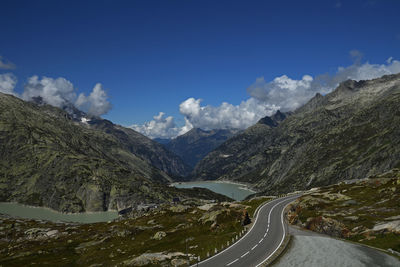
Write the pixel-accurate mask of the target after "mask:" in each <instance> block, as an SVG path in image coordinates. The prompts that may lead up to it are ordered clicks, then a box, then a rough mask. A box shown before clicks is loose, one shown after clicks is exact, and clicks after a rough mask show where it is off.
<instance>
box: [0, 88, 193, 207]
mask: <svg viewBox="0 0 400 267" xmlns="http://www.w3.org/2000/svg"><path fill="white" fill-rule="evenodd" d="M90 122H91V124H88V122H87V121H85V122H78V121H77V118H76V117H75V118H73V117H71V115H70V114H69V113H67V112H65V111H63V110H61V109H58V108H54V107H52V106H48V105H37V104H35V103H28V102H25V101H22V100H20V99H18V98H16V97H13V96H10V95H5V94H1V93H0V201H16V202H19V203H24V204H29V205H36V206H46V207H50V208H52V209H55V210H58V211H65V212H82V211H99V210H107V209H122V208H125V207H129V206H132V205H135V204H137V203H140V202H144V203H149V202H150V203H152V202H155V203H157V202H163V201H169V200H170V199H171V198H172V197H174V196H185V195H186V194H187V193H186V192H187V191H184V190H176V189H174V188H169V187H167V186H166V183H168V182H170V181H171V180H172V179H171V177H170V176H168V175H167V174H166V173H165V172H163V171H161V170H159V169H157V168H156V167H154V166H152V165H151V164H150V163H152V162H157V160H160V159H157V158H156V155H157V153H159V152H160V151H161V152H160V154H162V153H164V154H163V155H160V158H161V160H160V164H165V166H166V167H165V168H166V169H167V170H168V168H171V167H170V166H167V165H168V164H169V163H168V162H169V161H167V158H168V157H170V154H169V153H170V152H166V151H165V149H164V148H162V147H161V146H160V145H158V144H155V143H154V142H153V141H151V140H146V138H145V137H143V136H141V135H139V134H137V133H134V132H133V131H132V130H129V129H124V128H122V127H120V126H116V125H112V124H111V123H110V122H108V121H106V120H100V119H99V120H98V121H93V120H92V121H90ZM142 141H143V144H142V143H141V142H142ZM148 147H153V148H154V151H150V149H148ZM157 149H159V150H157ZM144 155H145V156H144ZM171 157H172V156H171ZM175 157H176V156H175ZM162 159H163V160H164V162H163V160H162ZM172 161H173V159H172ZM155 165H157V164H155ZM171 165H173V163H171ZM175 167H176V166H175ZM175 167H173V168H175ZM177 169H178V167H177ZM169 170H172V169H169Z"/></svg>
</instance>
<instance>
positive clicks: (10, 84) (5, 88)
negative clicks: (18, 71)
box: [0, 73, 17, 95]
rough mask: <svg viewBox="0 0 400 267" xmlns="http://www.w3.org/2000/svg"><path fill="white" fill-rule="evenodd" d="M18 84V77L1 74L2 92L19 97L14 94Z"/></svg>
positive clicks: (0, 88) (0, 85) (0, 90)
mask: <svg viewBox="0 0 400 267" xmlns="http://www.w3.org/2000/svg"><path fill="white" fill-rule="evenodd" d="M16 84H17V77H15V76H14V75H13V74H12V73H5V74H0V92H2V93H5V94H11V95H17V94H16V93H15V92H14V88H15V85H16Z"/></svg>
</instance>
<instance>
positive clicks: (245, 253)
mask: <svg viewBox="0 0 400 267" xmlns="http://www.w3.org/2000/svg"><path fill="white" fill-rule="evenodd" d="M249 253H250V251H247V252H246V253H244V254H243V255H242V256H240V257H241V258H243V257H244V256H246V255H247V254H249Z"/></svg>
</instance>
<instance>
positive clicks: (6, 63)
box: [0, 56, 15, 70]
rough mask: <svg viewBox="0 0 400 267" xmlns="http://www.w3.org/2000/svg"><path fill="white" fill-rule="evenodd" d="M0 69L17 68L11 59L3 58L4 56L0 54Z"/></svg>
mask: <svg viewBox="0 0 400 267" xmlns="http://www.w3.org/2000/svg"><path fill="white" fill-rule="evenodd" d="M0 69H3V70H13V69H15V64H14V63H12V62H10V61H5V60H3V57H2V56H0Z"/></svg>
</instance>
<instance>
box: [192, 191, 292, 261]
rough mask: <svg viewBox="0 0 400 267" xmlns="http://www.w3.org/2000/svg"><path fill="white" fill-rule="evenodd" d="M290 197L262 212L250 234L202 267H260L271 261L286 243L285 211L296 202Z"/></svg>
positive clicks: (261, 210)
mask: <svg viewBox="0 0 400 267" xmlns="http://www.w3.org/2000/svg"><path fill="white" fill-rule="evenodd" d="M297 197H298V195H297V196H288V197H283V198H278V199H275V200H273V201H271V202H269V203H267V204H265V205H264V206H262V207H261V208H260V209H259V212H258V216H257V218H256V221H255V223H254V225H253V227H252V228H251V229H250V230H249V232H248V233H247V234H246V235H245V236H244V237H243V238H242V239H240V240H239V241H238V242H236V243H235V244H234V245H232V246H231V247H229V248H228V249H226V250H224V251H222V252H220V253H219V254H217V255H215V256H213V257H211V258H208V259H206V260H204V261H202V262H200V263H199V266H202V267H206V266H210V267H211V266H212V267H218V266H229V267H236V266H246V267H250V266H258V265H260V264H261V263H263V262H264V261H265V260H266V259H268V258H269V257H270V256H271V255H272V254H273V253H274V252H275V251H276V250H277V249H278V247H279V246H280V244H281V242H283V239H284V235H285V232H286V231H287V229H286V225H285V224H284V222H283V209H284V207H285V206H286V205H287V204H288V203H290V202H292V201H293V200H294V199H296V198H297Z"/></svg>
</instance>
